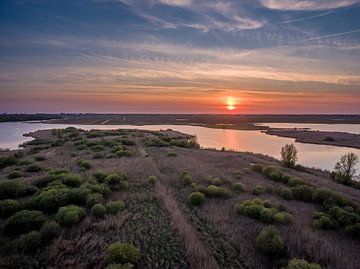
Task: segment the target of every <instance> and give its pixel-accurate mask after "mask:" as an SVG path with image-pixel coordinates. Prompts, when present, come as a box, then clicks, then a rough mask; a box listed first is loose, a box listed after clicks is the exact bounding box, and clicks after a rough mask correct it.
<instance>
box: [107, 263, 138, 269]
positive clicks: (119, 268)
mask: <svg viewBox="0 0 360 269" xmlns="http://www.w3.org/2000/svg"><path fill="white" fill-rule="evenodd" d="M106 269H134V265H133V264H131V263H124V264H119V263H113V264H109V265H108V266H106Z"/></svg>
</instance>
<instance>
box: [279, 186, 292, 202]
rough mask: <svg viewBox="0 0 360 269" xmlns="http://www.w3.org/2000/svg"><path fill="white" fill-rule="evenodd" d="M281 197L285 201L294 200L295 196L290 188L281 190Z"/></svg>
mask: <svg viewBox="0 0 360 269" xmlns="http://www.w3.org/2000/svg"><path fill="white" fill-rule="evenodd" d="M279 195H280V197H281V198H283V199H285V200H292V199H293V198H294V194H293V192H292V190H291V189H290V188H281V189H280V190H279Z"/></svg>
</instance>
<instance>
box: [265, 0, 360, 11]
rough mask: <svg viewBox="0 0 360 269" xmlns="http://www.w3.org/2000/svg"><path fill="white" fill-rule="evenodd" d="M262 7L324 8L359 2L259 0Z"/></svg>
mask: <svg viewBox="0 0 360 269" xmlns="http://www.w3.org/2000/svg"><path fill="white" fill-rule="evenodd" d="M261 3H262V4H263V6H264V7H266V8H270V9H278V10H326V9H335V8H341V7H347V6H351V5H355V4H359V3H360V1H359V0H300V1H299V0H261Z"/></svg>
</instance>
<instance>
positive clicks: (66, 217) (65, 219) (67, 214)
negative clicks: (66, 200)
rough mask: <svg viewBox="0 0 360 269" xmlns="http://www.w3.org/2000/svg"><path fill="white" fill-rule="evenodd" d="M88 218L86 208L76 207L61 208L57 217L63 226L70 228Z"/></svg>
mask: <svg viewBox="0 0 360 269" xmlns="http://www.w3.org/2000/svg"><path fill="white" fill-rule="evenodd" d="M85 216H86V211H85V209H84V208H82V207H79V206H76V205H68V206H64V207H60V208H59V210H58V213H57V215H56V219H57V221H58V222H59V223H60V225H61V226H65V227H69V226H73V225H75V224H77V223H79V222H80V221H81V220H82V219H83V218H84V217H85Z"/></svg>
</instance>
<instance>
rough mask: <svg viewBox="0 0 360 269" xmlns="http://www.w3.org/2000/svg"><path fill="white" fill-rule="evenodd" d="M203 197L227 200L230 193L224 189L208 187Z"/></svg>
mask: <svg viewBox="0 0 360 269" xmlns="http://www.w3.org/2000/svg"><path fill="white" fill-rule="evenodd" d="M205 195H206V196H208V197H211V198H229V197H230V192H229V191H228V190H227V189H225V188H222V187H218V186H214V185H210V186H208V187H207V189H206V193H205Z"/></svg>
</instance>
